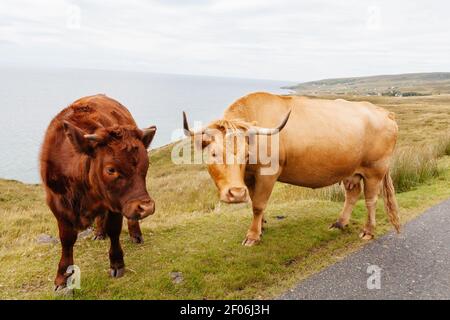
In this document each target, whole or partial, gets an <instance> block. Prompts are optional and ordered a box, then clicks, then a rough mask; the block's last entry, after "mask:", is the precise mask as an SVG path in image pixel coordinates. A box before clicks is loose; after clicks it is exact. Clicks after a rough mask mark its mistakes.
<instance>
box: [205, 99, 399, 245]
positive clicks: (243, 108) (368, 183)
mask: <svg viewBox="0 0 450 320" xmlns="http://www.w3.org/2000/svg"><path fill="white" fill-rule="evenodd" d="M289 110H291V111H292V112H291V116H290V118H289V121H288V122H287V124H286V126H285V128H284V129H283V130H282V131H281V132H280V134H279V138H280V153H279V164H280V169H279V171H278V172H277V173H276V174H275V175H273V176H262V175H260V174H259V170H260V169H261V165H260V164H255V165H246V166H244V168H243V167H242V166H240V167H239V168H237V166H234V167H233V165H227V166H225V165H222V166H218V165H215V164H212V165H209V166H208V170H209V172H210V174H211V176H212V178H213V180H214V181H215V183H216V185H217V187H218V189H219V191H220V194H221V199H222V200H224V201H226V197H224V194H226V192H227V190H229V188H233V187H238V188H242V187H243V186H245V187H246V188H247V189H248V194H249V195H250V196H251V200H252V204H253V212H254V220H253V223H252V225H251V227H250V229H249V232H248V234H247V237H246V240H244V244H246V245H252V244H254V243H257V242H258V241H259V240H260V238H259V234H260V233H261V230H260V228H261V224H262V223H261V221H262V216H263V211H264V209H265V207H266V204H267V201H268V199H269V197H270V194H271V191H272V188H273V186H274V184H275V182H276V181H281V182H285V183H289V184H293V185H298V186H303V187H310V188H321V187H325V186H329V185H332V184H335V183H338V182H341V181H344V184H345V185H346V188H347V193H348V194H347V198H348V201H346V205H345V209H344V210H343V215H344V216H343V217H341V219H340V220H339V221H341V222H342V223H344V224H346V223H348V219H349V217H350V214H351V211H352V208H353V205H354V203H355V202H356V200H357V198H355V196H357V195H358V194H359V191H360V180H361V179H362V180H363V183H364V195H365V198H366V205H367V210H368V220H367V223H366V226H365V227H364V232H363V234H362V238H363V239H369V238H371V237H373V234H374V229H375V208H376V207H375V206H376V201H377V197H378V193H379V191H380V188H381V186H383V188H382V189H383V191H384V194H385V199H386V210H387V212H388V215H389V217H390V221H391V222H392V224H393V225H394V226H395V228H396V229H397V230H398V229H399V222H398V215H397V209H396V202H395V193H394V190H393V185H392V181H391V179H390V176H389V173H388V169H389V163H390V158H391V156H392V153H393V151H394V147H395V144H396V140H397V131H398V128H397V124H396V122H395V121H394V119H395V117H394V114H393V113H391V112H388V111H387V110H385V109H383V108H381V107H378V106H375V105H373V104H371V103H369V102H349V101H346V100H342V99H338V100H325V99H313V98H307V97H299V96H280V95H273V94H269V93H263V92H258V93H252V94H249V95H247V96H245V97H242V98H240V99H238V100H237V101H236V102H235V103H233V104H232V105H231V106H230V107H228V108H227V109H226V110H225V112H224V116H223V119H222V120H219V121H216V122H214V123H212V124H211V125H210V127H214V128H218V127H222V128H233V129H235V128H238V129H242V130H245V129H246V128H247V127H248V126H249V124H250V123H257V124H258V126H262V127H268V128H274V127H276V126H278V124H279V123H280V122H281V121H282V119H283V116H284V115H285V114H286V113H287V112H288V111H289ZM221 139H223V137H220V136H218V137H215V140H216V141H222V140H221ZM213 147H214V148H220V145H219V144H217V145H213ZM260 147H267V146H265V145H264V146H260ZM268 147H270V145H269V146H268ZM229 172H233V174H232V175H231V174H229ZM244 177H246V178H245V180H246V181H250V180H251V181H253V183H252V185H248V184H247V185H246V183H245V182H244ZM355 188H356V190H355V191H354V192H353V191H352V190H353V189H355ZM339 221H338V222H339ZM343 226H345V225H343Z"/></svg>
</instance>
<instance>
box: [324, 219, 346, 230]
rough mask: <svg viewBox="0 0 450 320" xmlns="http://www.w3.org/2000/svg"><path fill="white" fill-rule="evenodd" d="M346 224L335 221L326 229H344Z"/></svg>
mask: <svg viewBox="0 0 450 320" xmlns="http://www.w3.org/2000/svg"><path fill="white" fill-rule="evenodd" d="M345 227H346V226H345V225H343V224H342V222H340V221H336V222H335V223H333V224H332V225H331V226H330V227H329V228H328V230H333V229H339V230H344V228H345Z"/></svg>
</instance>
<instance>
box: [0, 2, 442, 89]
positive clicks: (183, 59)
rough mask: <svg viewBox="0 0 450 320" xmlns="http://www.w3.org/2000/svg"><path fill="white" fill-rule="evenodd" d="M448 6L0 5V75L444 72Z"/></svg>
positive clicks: (292, 76)
mask: <svg viewBox="0 0 450 320" xmlns="http://www.w3.org/2000/svg"><path fill="white" fill-rule="evenodd" d="M449 12H450V1H446V0H442V1H439V0H427V1H418V0H410V1H406V0H405V1H403V0H395V1H392V0H389V1H365V0H345V1H332V0H314V1H294V0H292V1H291V0H152V1H149V0H108V1H107V0H104V1H102V0H80V1H76V0H73V1H69V0H65V1H64V0H39V1H36V0H1V1H0V65H2V66H26V67H27V66H37V67H42V66H51V67H75V68H94V69H120V70H137V71H152V72H160V73H177V74H200V75H214V76H232V77H245V78H262V79H278V80H292V81H304V80H315V79H321V78H331V77H344V76H361V75H374V74H393V73H404V72H429V71H450V18H449Z"/></svg>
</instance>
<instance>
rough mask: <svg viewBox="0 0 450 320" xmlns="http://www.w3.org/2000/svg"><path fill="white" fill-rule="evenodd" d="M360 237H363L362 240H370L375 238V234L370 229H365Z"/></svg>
mask: <svg viewBox="0 0 450 320" xmlns="http://www.w3.org/2000/svg"><path fill="white" fill-rule="evenodd" d="M359 237H360V238H361V240H366V241H368V240H372V239H373V238H374V235H373V234H371V233H370V232H368V231H363V232H361V233H360V234H359Z"/></svg>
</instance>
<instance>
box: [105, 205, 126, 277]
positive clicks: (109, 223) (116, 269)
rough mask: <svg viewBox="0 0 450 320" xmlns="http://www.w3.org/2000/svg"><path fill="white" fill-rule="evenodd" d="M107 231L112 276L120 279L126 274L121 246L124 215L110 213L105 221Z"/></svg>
mask: <svg viewBox="0 0 450 320" xmlns="http://www.w3.org/2000/svg"><path fill="white" fill-rule="evenodd" d="M105 229H106V234H107V235H108V237H109V239H110V241H111V247H110V248H109V261H110V275H111V277H113V278H119V277H121V276H123V274H124V273H125V263H124V261H123V250H122V247H121V246H120V232H121V231H122V215H121V214H120V213H116V212H109V213H108V215H107V217H106V221H105Z"/></svg>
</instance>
